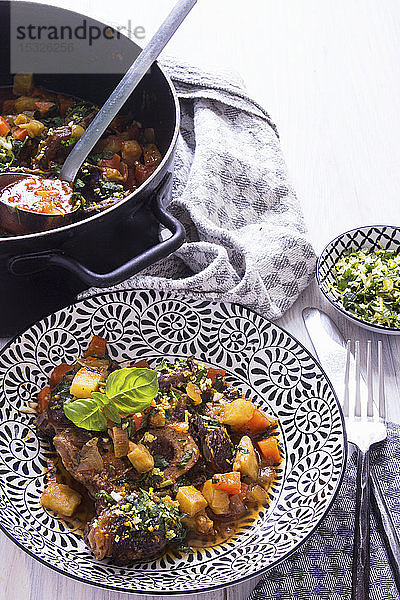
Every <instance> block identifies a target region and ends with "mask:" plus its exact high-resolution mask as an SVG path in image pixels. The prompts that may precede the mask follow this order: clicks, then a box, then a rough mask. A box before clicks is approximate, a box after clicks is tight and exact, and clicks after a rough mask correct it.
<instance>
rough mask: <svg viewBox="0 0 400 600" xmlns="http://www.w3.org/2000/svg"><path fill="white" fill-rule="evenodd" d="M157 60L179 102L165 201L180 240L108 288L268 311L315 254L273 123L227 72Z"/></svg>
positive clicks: (289, 294) (278, 305) (301, 277)
mask: <svg viewBox="0 0 400 600" xmlns="http://www.w3.org/2000/svg"><path fill="white" fill-rule="evenodd" d="M163 66H164V68H165V70H166V71H167V73H168V74H169V75H170V76H171V78H172V80H173V82H174V85H175V87H176V89H177V93H178V96H179V98H180V103H181V109H182V122H181V130H180V136H179V142H178V149H177V157H176V166H175V175H174V182H173V200H172V203H171V206H170V210H171V212H172V213H173V214H174V215H175V216H176V217H177V218H178V219H180V220H181V222H182V223H183V224H184V226H185V228H186V234H187V241H186V243H185V244H184V245H183V246H182V247H181V248H180V249H179V250H178V251H177V252H176V253H175V254H174V255H173V256H172V257H170V258H168V259H166V260H164V261H161V262H160V263H158V264H157V265H154V266H152V267H151V268H149V269H147V270H146V271H143V272H142V273H140V274H139V275H137V276H135V277H133V278H131V279H129V280H127V281H125V282H124V283H123V284H122V285H119V286H116V287H114V288H111V289H121V288H132V287H134V288H139V289H143V288H144V289H148V288H153V289H157V290H164V291H173V292H182V293H185V294H186V295H192V296H196V297H197V298H198V297H201V298H204V299H208V300H221V301H228V302H238V303H240V304H243V305H246V306H248V307H249V308H252V309H255V310H257V311H258V312H259V313H261V314H263V315H264V316H266V317H268V318H272V319H275V318H278V317H280V316H281V315H282V313H283V312H284V311H285V310H287V309H288V308H289V307H290V306H291V304H292V303H293V302H294V301H295V300H296V298H297V296H298V295H299V294H300V292H301V291H302V290H303V289H304V288H305V287H306V286H307V284H308V283H309V281H310V279H311V277H312V275H313V273H314V267H315V256H314V252H313V250H312V248H311V246H310V243H309V242H308V240H307V237H306V231H305V227H304V223H303V217H302V214H301V211H300V208H299V204H298V201H297V198H296V195H295V193H294V190H293V188H292V186H291V184H290V182H289V180H288V174H287V170H286V166H285V161H284V159H283V156H282V151H281V148H280V145H279V140H278V135H277V132H276V128H275V126H274V124H273V123H272V122H271V119H270V118H269V116H268V114H267V113H266V112H265V110H264V109H263V108H261V107H260V106H259V105H258V104H256V103H255V102H254V101H253V100H251V99H250V98H249V97H248V95H247V93H246V92H245V90H244V88H243V85H242V83H241V82H239V81H237V80H236V79H235V77H236V76H235V75H232V74H229V75H227V74H221V73H219V74H218V75H216V74H210V73H205V72H203V71H198V70H196V69H194V68H192V67H188V66H178V65H177V63H176V62H175V61H173V60H169V61H164V63H163ZM95 291H96V290H94V289H91V290H89V291H88V292H85V293H84V294H82V296H81V297H83V296H88V295H91V294H92V293H94V292H95Z"/></svg>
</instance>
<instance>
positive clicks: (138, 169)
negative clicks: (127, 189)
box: [135, 162, 157, 185]
mask: <svg viewBox="0 0 400 600" xmlns="http://www.w3.org/2000/svg"><path fill="white" fill-rule="evenodd" d="M156 169H157V167H154V166H146V165H142V163H140V162H138V163H136V165H135V179H136V181H137V183H138V185H141V184H142V183H143V182H144V181H146V179H148V178H149V177H150V175H151V174H152V173H154V171H155V170H156Z"/></svg>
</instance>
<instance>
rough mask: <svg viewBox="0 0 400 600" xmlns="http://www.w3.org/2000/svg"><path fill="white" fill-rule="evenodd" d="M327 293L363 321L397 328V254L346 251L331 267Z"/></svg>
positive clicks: (399, 319) (399, 322) (399, 275)
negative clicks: (331, 280) (331, 281)
mask: <svg viewBox="0 0 400 600" xmlns="http://www.w3.org/2000/svg"><path fill="white" fill-rule="evenodd" d="M334 275H335V285H333V286H331V291H332V292H333V293H334V294H335V296H336V297H337V298H338V299H339V300H340V301H341V302H342V304H343V307H344V308H345V309H346V310H348V311H350V312H351V313H353V314H354V315H356V316H357V317H359V318H360V319H363V320H365V321H369V322H370V323H374V324H376V325H383V326H385V327H394V328H397V329H399V328H400V254H395V253H394V252H389V251H387V250H383V249H379V250H372V251H365V252H364V251H358V252H347V253H345V254H343V256H342V257H341V258H340V259H339V260H338V261H337V262H336V264H335V266H334Z"/></svg>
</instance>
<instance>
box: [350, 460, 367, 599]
mask: <svg viewBox="0 0 400 600" xmlns="http://www.w3.org/2000/svg"><path fill="white" fill-rule="evenodd" d="M369 491H370V487H369V450H367V451H366V452H364V451H362V450H358V453H357V492H356V516H355V530H354V545H353V577H352V596H351V597H352V600H368V598H369V529H370V525H369V518H370V494H369Z"/></svg>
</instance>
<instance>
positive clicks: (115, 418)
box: [103, 403, 121, 425]
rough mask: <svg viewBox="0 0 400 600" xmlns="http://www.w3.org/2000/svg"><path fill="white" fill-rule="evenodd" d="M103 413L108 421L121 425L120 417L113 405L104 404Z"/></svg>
mask: <svg viewBox="0 0 400 600" xmlns="http://www.w3.org/2000/svg"><path fill="white" fill-rule="evenodd" d="M103 412H104V414H105V415H106V417H107V418H108V419H110V421H112V422H113V423H116V424H117V425H119V424H120V423H121V415H120V414H119V410H118V408H117V407H116V406H114V404H111V403H110V404H106V406H103Z"/></svg>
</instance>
